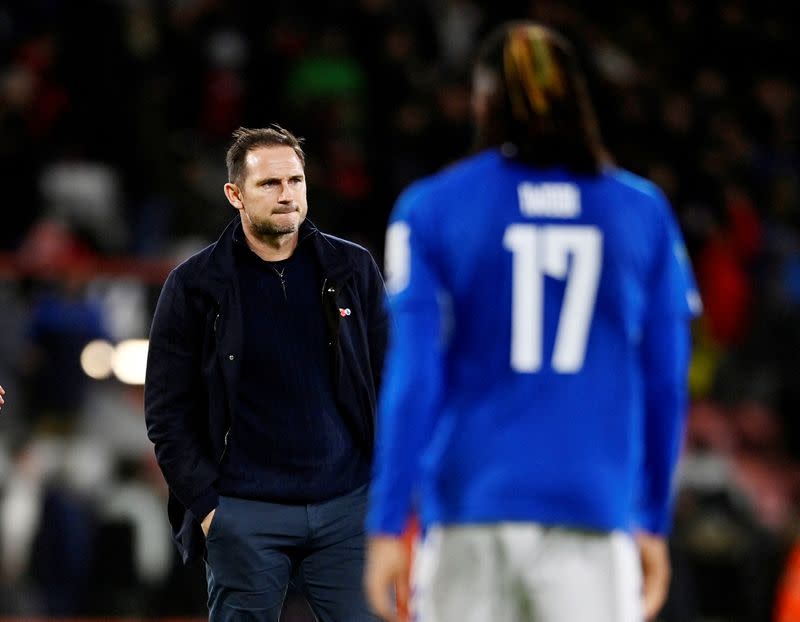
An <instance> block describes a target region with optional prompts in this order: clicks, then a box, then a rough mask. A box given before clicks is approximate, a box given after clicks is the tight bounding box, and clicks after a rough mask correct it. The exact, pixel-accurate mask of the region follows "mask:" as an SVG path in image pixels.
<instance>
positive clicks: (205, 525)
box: [200, 508, 217, 538]
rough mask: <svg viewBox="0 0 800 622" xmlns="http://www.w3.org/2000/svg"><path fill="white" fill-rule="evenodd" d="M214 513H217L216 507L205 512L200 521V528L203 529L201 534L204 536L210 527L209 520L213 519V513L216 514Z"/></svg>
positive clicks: (206, 535)
mask: <svg viewBox="0 0 800 622" xmlns="http://www.w3.org/2000/svg"><path fill="white" fill-rule="evenodd" d="M216 513H217V509H216V508H214V509H213V510H211V511H210V512H209V513H208V514H206V517H205V518H204V519H203V520H202V522H201V523H200V528H201V529H202V530H203V535H204V536H205V537H206V538H207V537H208V530H209V529H211V521H213V520H214V514H216Z"/></svg>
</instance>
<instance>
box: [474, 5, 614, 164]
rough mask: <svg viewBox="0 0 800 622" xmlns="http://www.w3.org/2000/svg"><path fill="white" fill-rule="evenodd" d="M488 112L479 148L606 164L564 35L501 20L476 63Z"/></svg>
mask: <svg viewBox="0 0 800 622" xmlns="http://www.w3.org/2000/svg"><path fill="white" fill-rule="evenodd" d="M475 82H476V88H477V87H479V84H480V85H481V86H480V88H482V90H484V91H485V92H487V94H488V97H489V99H488V105H489V113H488V115H487V116H486V118H485V119H484V120H483V122H480V120H479V124H478V128H477V132H478V134H477V145H476V146H477V147H478V148H479V149H481V148H487V147H500V146H502V147H504V149H503V151H504V153H506V154H507V155H509V156H511V157H514V158H516V159H519V160H522V161H524V162H528V163H530V164H533V165H534V166H542V167H548V166H565V167H567V168H568V169H570V170H572V171H574V172H578V173H597V172H599V171H600V170H602V169H603V168H604V167H605V166H607V165H609V164H610V163H611V158H610V156H609V154H608V153H607V152H606V150H605V147H604V146H603V142H602V139H601V137H600V131H599V128H598V125H597V120H596V117H595V113H594V109H593V107H592V102H591V99H590V98H589V91H588V88H587V86H586V81H585V79H584V75H583V72H582V71H581V69H580V66H579V63H578V58H577V56H576V54H575V51H574V49H573V47H572V45H571V44H570V42H569V41H567V40H566V39H565V38H564V37H563V36H562V35H561V34H559V33H558V32H556V31H554V30H552V29H551V28H547V27H546V26H542V25H540V24H537V23H535V22H530V21H512V22H506V23H504V24H501V25H500V26H498V27H497V28H495V30H493V31H492V32H491V33H489V35H488V36H487V37H486V39H485V40H484V42H483V43H482V45H481V47H480V48H479V50H478V53H477V56H476V62H475Z"/></svg>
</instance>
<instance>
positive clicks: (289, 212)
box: [272, 207, 297, 214]
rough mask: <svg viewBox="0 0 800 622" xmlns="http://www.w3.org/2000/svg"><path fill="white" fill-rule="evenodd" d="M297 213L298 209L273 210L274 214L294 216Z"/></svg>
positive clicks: (280, 208) (281, 208)
mask: <svg viewBox="0 0 800 622" xmlns="http://www.w3.org/2000/svg"><path fill="white" fill-rule="evenodd" d="M296 211H297V208H296V207H279V208H277V209H274V210H272V213H273V214H293V213H294V212H296Z"/></svg>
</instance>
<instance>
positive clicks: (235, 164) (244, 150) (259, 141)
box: [225, 123, 306, 185]
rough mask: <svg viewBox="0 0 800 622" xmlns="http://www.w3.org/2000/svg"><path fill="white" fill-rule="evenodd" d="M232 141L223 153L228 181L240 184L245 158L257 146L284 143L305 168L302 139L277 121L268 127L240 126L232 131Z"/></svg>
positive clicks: (271, 145)
mask: <svg viewBox="0 0 800 622" xmlns="http://www.w3.org/2000/svg"><path fill="white" fill-rule="evenodd" d="M232 136H233V142H231V145H230V147H228V152H227V154H226V155H225V164H226V165H227V167H228V181H229V182H231V183H232V184H237V185H241V183H242V182H243V181H244V178H245V173H246V171H245V167H246V164H245V158H246V157H247V154H248V153H249V152H250V151H252V150H253V149H258V148H259V147H277V146H280V145H285V146H287V147H291V148H292V149H294V152H295V153H296V154H297V158H298V159H299V160H300V164H301V165H302V166H303V168H305V165H306V156H305V154H304V153H303V147H302V144H303V139H302V138H297V137H296V136H295V135H294V134H292V133H291V132H290V131H289V130H287V129H284V128H282V127H281V126H280V125H278V124H277V123H273V124H271V125H270V126H269V127H259V128H249V127H240V128H239V129H237V130H235V131H234V132H233V135H232Z"/></svg>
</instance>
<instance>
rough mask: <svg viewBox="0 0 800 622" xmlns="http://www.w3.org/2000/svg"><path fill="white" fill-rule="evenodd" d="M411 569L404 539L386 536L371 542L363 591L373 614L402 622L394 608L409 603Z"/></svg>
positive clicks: (392, 621) (369, 542)
mask: <svg viewBox="0 0 800 622" xmlns="http://www.w3.org/2000/svg"><path fill="white" fill-rule="evenodd" d="M408 567H409V559H408V551H407V549H406V546H405V543H404V542H403V539H402V538H401V537H399V536H389V535H383V536H373V537H370V538H369V540H368V545H367V562H366V569H365V571H364V590H365V592H366V595H367V602H369V605H370V607H372V610H373V611H374V612H375V613H376V614H377V615H378V616H380V617H381V618H383V619H384V620H387V621H388V622H400V617H399V615H398V613H397V608H396V606H395V605H396V603H403V604H405V603H407V602H408V596H409V585H408V584H409V576H408ZM392 588H394V589H392ZM393 596H395V597H396V601H395V600H394V599H393Z"/></svg>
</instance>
